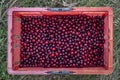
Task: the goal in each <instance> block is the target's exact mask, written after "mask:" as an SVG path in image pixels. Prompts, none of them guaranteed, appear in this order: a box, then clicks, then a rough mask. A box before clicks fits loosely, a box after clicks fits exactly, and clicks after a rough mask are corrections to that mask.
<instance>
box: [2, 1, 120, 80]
mask: <svg viewBox="0 0 120 80" xmlns="http://www.w3.org/2000/svg"><path fill="white" fill-rule="evenodd" d="M54 1H55V2H54ZM64 1H67V2H70V3H72V2H73V1H74V2H78V5H77V6H75V7H83V6H87V7H90V6H91V7H99V6H110V7H112V8H113V10H114V72H113V73H112V74H110V75H79V76H71V75H49V76H40V75H22V76H20V75H9V74H8V73H7V9H8V8H9V7H62V6H63V5H62V4H63V3H62V0H0V80H120V62H119V61H120V0H64Z"/></svg>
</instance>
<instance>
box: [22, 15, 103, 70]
mask: <svg viewBox="0 0 120 80" xmlns="http://www.w3.org/2000/svg"><path fill="white" fill-rule="evenodd" d="M21 25H22V26H21V39H20V41H21V42H20V44H21V47H20V48H21V49H20V52H21V53H20V67H66V68H68V67H97V66H104V63H103V62H104V59H103V55H104V17H102V16H88V15H85V14H81V15H51V16H50V15H49V16H48V15H43V16H21Z"/></svg>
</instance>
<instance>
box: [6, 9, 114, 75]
mask: <svg viewBox="0 0 120 80" xmlns="http://www.w3.org/2000/svg"><path fill="white" fill-rule="evenodd" d="M50 9H51V8H49V9H47V8H10V9H9V11H8V73H9V74H41V75H44V74H45V75H47V74H111V73H112V71H113V11H112V8H110V7H89V8H88V7H80V8H72V9H70V10H69V8H59V9H58V8H53V9H51V10H50ZM58 10H59V11H58ZM43 14H46V15H55V14H59V15H65V14H87V15H90V16H97V15H99V16H100V15H103V14H104V15H106V17H105V20H104V23H105V24H104V39H105V43H104V67H85V68H40V67H28V68H20V67H19V66H18V65H19V63H20V32H21V20H20V16H21V15H24V16H25V15H43Z"/></svg>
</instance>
